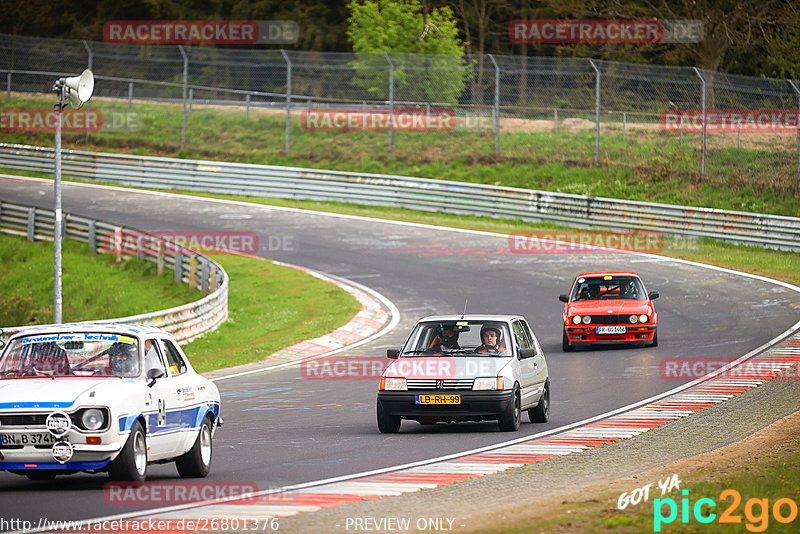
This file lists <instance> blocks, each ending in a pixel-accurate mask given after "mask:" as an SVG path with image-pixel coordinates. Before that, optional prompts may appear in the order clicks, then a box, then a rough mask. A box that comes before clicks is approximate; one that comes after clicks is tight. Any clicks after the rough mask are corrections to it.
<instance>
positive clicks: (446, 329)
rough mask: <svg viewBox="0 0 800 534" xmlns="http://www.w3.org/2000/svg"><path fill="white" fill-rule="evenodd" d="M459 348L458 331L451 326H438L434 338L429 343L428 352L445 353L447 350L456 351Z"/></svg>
mask: <svg viewBox="0 0 800 534" xmlns="http://www.w3.org/2000/svg"><path fill="white" fill-rule="evenodd" d="M460 348H461V347H460V346H459V344H458V331H456V329H455V327H454V326H453V325H439V328H438V329H437V332H436V337H434V338H433V341H431V344H430V346H429V347H428V350H431V351H434V352H447V351H449V350H458V349H460Z"/></svg>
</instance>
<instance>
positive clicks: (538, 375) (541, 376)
mask: <svg viewBox="0 0 800 534" xmlns="http://www.w3.org/2000/svg"><path fill="white" fill-rule="evenodd" d="M520 325H521V326H522V330H523V331H524V332H525V334H527V336H528V338H529V339H530V342H531V348H533V349H535V350H536V355H535V356H533V357H532V358H530V360H532V362H533V367H534V371H535V373H534V375H535V376H534V395H535V397H534V398H537V399H538V394H539V393H540V391H539V390H540V389H542V388H544V383H545V381H546V380H547V375H548V371H547V361H546V360H545V357H544V351H543V350H542V347H541V345H540V344H539V340H538V339H537V338H536V335H535V334H534V333H533V330H531V328H530V326H529V325H528V323H527V322H526V321H524V320H522V321H520Z"/></svg>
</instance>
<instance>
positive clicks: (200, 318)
mask: <svg viewBox="0 0 800 534" xmlns="http://www.w3.org/2000/svg"><path fill="white" fill-rule="evenodd" d="M62 220H63V230H62V235H63V236H64V237H68V238H72V239H77V240H79V241H83V242H86V243H88V245H89V250H90V251H92V252H96V251H97V250H98V249H99V250H101V251H105V252H109V253H112V254H116V255H117V256H118V257H119V258H120V259H121V258H122V257H123V255H125V256H127V255H130V254H129V249H128V248H126V247H125V246H124V243H125V242H126V238H131V237H134V238H139V237H140V236H147V239H136V244H137V248H136V249H135V250H136V253H137V255H138V257H139V259H140V260H142V261H145V260H147V261H153V262H155V263H156V264H157V265H158V272H159V274H161V273H162V272H163V271H164V269H169V270H172V271H174V273H175V275H174V280H175V282H176V283H186V284H189V285H190V286H192V287H196V288H198V289H200V290H201V291H203V292H204V293H209V294H208V295H206V296H205V297H203V298H202V299H200V300H198V301H196V302H190V303H189V304H184V305H182V306H177V307H174V308H170V309H167V310H159V311H155V312H150V313H143V314H140V315H131V316H129V317H120V318H117V319H107V320H105V319H104V320H102V321H101V322H113V323H123V324H134V323H138V324H145V325H149V326H155V327H158V328H162V329H164V330H166V331H168V332H170V333H172V334H173V335H174V336H175V338H176V339H177V340H178V342H179V343H188V342H190V341H192V340H193V339H195V338H196V337H198V336H200V335H202V334H205V333H207V332H211V331H213V330H215V329H216V328H217V327H218V326H219V325H220V324H221V323H222V322H223V321H225V319H227V318H228V275H227V273H226V272H225V270H224V269H223V268H222V266H220V265H219V264H218V263H217V262H215V261H214V260H212V259H211V258H209V257H207V256H204V255H202V254H199V253H197V252H196V251H193V250H191V249H188V248H186V247H181V246H176V245H175V244H173V243H169V242H167V240H165V239H163V238H161V237H158V236H153V235H150V234H147V233H145V232H140V231H138V230H134V229H131V228H126V227H123V226H119V225H115V224H111V223H108V222H103V221H97V220H94V219H88V218H86V217H80V216H77V215H73V214H69V213H65V214H64V215H63V219H62ZM53 226H54V216H53V211H52V210H46V209H42V208H35V207H31V206H22V205H19V204H12V203H10V202H3V201H0V231H2V232H5V233H10V234H17V235H23V236H27V238H28V240H29V241H35V240H37V239H48V240H52V239H53ZM6 330H8V329H6ZM1 337H2V329H0V338H1ZM0 341H1V340H0ZM1 346H2V343H0V347H1Z"/></svg>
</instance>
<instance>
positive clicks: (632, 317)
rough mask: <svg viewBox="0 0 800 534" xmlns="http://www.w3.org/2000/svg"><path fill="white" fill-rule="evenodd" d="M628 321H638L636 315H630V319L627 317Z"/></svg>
mask: <svg viewBox="0 0 800 534" xmlns="http://www.w3.org/2000/svg"><path fill="white" fill-rule="evenodd" d="M628 320H629V321H630V322H631V323H635V322H637V321H639V316H638V315H631V316H630V317H628Z"/></svg>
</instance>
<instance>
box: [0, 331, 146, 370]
mask: <svg viewBox="0 0 800 534" xmlns="http://www.w3.org/2000/svg"><path fill="white" fill-rule="evenodd" d="M139 370H140V364H139V342H138V341H137V340H136V338H134V337H131V336H125V335H120V334H111V333H74V332H70V333H62V334H44V335H29V336H24V337H18V338H15V339H13V340H11V341H10V342H9V344H8V346H7V347H6V348H5V350H4V351H3V355H2V357H0V380H2V379H12V378H24V377H42V376H44V377H53V378H57V377H67V376H119V377H126V378H130V377H135V376H138V375H139Z"/></svg>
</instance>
